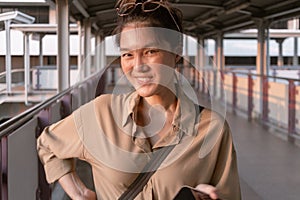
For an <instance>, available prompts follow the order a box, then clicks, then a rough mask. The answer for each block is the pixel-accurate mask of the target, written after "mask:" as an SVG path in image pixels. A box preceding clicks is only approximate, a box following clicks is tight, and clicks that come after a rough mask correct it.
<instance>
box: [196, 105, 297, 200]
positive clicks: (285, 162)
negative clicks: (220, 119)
mask: <svg viewBox="0 0 300 200" xmlns="http://www.w3.org/2000/svg"><path fill="white" fill-rule="evenodd" d="M201 103H203V104H204V105H205V104H206V105H208V102H206V101H204V100H203V101H202V102H201ZM219 105H220V104H219ZM226 119H227V121H228V123H229V125H230V127H231V131H232V135H233V140H234V144H235V148H236V152H237V160H238V168H239V175H240V182H241V190H242V199H243V200H273V199H286V200H299V199H300V190H299V186H300V147H299V146H296V145H295V144H292V143H290V142H288V141H286V140H283V139H282V138H280V137H278V134H283V133H278V132H275V130H272V129H270V128H266V127H264V126H262V125H261V124H260V123H258V122H256V121H254V122H249V121H248V120H247V119H246V118H245V117H242V116H239V115H235V114H232V113H231V112H230V108H227V112H226Z"/></svg>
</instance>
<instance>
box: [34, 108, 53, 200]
mask: <svg viewBox="0 0 300 200" xmlns="http://www.w3.org/2000/svg"><path fill="white" fill-rule="evenodd" d="M37 119H38V126H37V128H36V137H38V136H39V135H40V134H41V132H42V131H43V130H44V128H45V127H46V126H48V125H50V113H49V110H48V109H45V110H42V111H41V112H40V113H39V114H38V118H37ZM38 177H39V180H38V188H37V191H36V199H37V200H50V199H51V188H50V185H49V184H48V183H47V181H46V176H45V171H44V167H43V165H42V163H41V162H40V161H39V162H38Z"/></svg>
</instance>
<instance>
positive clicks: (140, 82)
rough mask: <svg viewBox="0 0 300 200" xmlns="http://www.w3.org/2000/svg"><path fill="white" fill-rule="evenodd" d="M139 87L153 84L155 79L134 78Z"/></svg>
mask: <svg viewBox="0 0 300 200" xmlns="http://www.w3.org/2000/svg"><path fill="white" fill-rule="evenodd" d="M134 78H135V80H136V82H137V83H138V84H139V85H145V84H149V83H152V82H153V77H150V76H149V77H148V76H146V77H134Z"/></svg>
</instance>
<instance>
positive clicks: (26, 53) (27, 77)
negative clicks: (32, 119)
mask: <svg viewBox="0 0 300 200" xmlns="http://www.w3.org/2000/svg"><path fill="white" fill-rule="evenodd" d="M24 90H25V105H28V93H29V92H30V48H29V33H27V32H25V33H24Z"/></svg>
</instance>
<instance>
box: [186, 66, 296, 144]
mask: <svg viewBox="0 0 300 200" xmlns="http://www.w3.org/2000/svg"><path fill="white" fill-rule="evenodd" d="M191 74H193V73H191ZM218 78H219V79H218ZM190 79H191V82H195V81H196V83H195V85H196V87H197V89H198V90H199V91H201V92H202V93H203V94H204V95H207V96H210V97H212V98H216V99H220V100H222V101H223V102H224V103H225V104H226V105H229V108H231V110H232V112H233V113H237V112H238V113H239V114H242V115H245V116H246V117H247V118H248V120H258V121H260V122H262V123H263V124H264V125H268V127H272V128H274V130H276V129H277V130H279V132H284V133H287V134H286V135H284V136H286V137H287V139H289V140H294V139H295V138H300V121H299V119H300V93H299V91H300V79H296V78H283V77H276V78H275V77H274V76H262V75H258V74H254V73H251V71H249V72H236V71H231V70H227V71H216V70H212V69H209V68H207V69H202V70H200V73H199V75H192V76H191V77H190ZM193 79H194V81H193ZM220 80H221V81H220ZM274 80H275V81H274ZM261 82H262V84H261ZM225 97H226V98H225Z"/></svg>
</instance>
